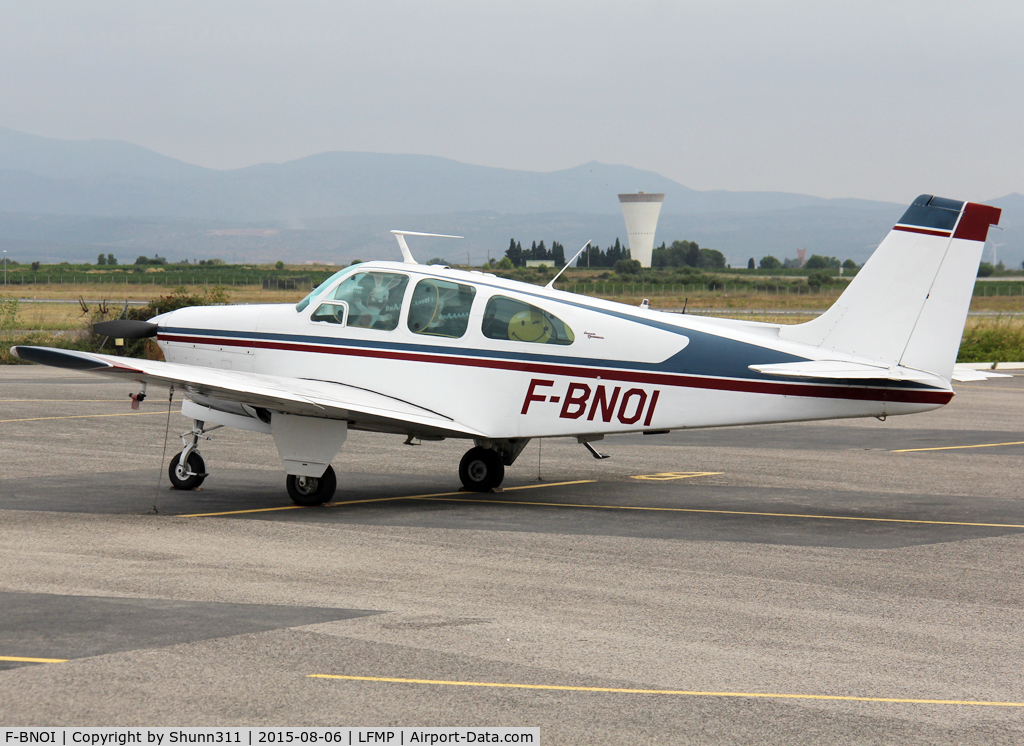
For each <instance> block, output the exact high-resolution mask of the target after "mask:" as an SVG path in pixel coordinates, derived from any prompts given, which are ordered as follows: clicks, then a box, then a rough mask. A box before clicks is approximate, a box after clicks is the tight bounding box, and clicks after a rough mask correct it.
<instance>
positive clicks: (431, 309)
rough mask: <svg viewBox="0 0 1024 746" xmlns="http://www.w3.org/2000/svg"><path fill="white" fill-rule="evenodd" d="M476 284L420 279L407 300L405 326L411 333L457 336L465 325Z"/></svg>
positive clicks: (474, 294) (459, 335) (461, 333)
mask: <svg viewBox="0 0 1024 746" xmlns="http://www.w3.org/2000/svg"><path fill="white" fill-rule="evenodd" d="M475 296H476V288H475V287H473V286H472V285H462V284H460V283H457V282H449V281H447V280H436V279H433V278H429V279H425V280H420V281H419V282H418V283H417V284H416V287H415V288H414V289H413V291H412V301H411V302H410V304H409V330H410V331H412V332H413V333H414V334H428V335H431V336H435V337H451V338H453V339H454V338H458V337H461V336H462V335H464V334H465V333H466V328H467V327H468V326H469V311H470V309H471V308H472V307H473V298H474V297H475Z"/></svg>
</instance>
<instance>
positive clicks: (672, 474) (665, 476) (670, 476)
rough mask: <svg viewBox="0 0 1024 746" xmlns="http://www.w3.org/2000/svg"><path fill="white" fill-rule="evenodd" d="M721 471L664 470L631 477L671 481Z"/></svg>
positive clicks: (711, 475) (709, 475) (654, 480)
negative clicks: (658, 472)
mask: <svg viewBox="0 0 1024 746" xmlns="http://www.w3.org/2000/svg"><path fill="white" fill-rule="evenodd" d="M721 473H722V472H720V471H664V472H662V473H660V474H638V475H637V476H635V477H630V479H641V480H645V481H649V482H671V481H672V480H674V479H692V478H693V477H713V476H716V475H718V474H721Z"/></svg>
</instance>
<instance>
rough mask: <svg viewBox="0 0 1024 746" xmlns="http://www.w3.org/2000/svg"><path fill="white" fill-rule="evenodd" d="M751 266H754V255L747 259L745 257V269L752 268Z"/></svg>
mask: <svg viewBox="0 0 1024 746" xmlns="http://www.w3.org/2000/svg"><path fill="white" fill-rule="evenodd" d="M753 268H754V257H750V258H749V259H747V269H753Z"/></svg>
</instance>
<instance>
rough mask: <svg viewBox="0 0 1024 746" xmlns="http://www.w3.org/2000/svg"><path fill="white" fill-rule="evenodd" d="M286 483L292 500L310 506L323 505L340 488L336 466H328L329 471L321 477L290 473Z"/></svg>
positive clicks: (297, 503)
mask: <svg viewBox="0 0 1024 746" xmlns="http://www.w3.org/2000/svg"><path fill="white" fill-rule="evenodd" d="M285 485H286V486H287V487H288V496H289V497H290V498H291V499H292V502H294V503H295V504H296V505H302V506H303V507H307V508H308V507H312V506H314V505H323V504H324V503H325V502H327V501H329V500H330V499H331V498H332V497H334V491H335V490H336V489H337V488H338V478H337V476H335V474H334V468H333V467H330V466H328V467H327V471H325V472H324V473H323V475H322V476H319V477H300V476H297V475H295V474H289V475H288V478H287V480H286V481H285Z"/></svg>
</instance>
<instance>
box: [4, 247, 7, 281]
mask: <svg viewBox="0 0 1024 746" xmlns="http://www.w3.org/2000/svg"><path fill="white" fill-rule="evenodd" d="M6 284H7V249H4V285H6Z"/></svg>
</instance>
